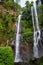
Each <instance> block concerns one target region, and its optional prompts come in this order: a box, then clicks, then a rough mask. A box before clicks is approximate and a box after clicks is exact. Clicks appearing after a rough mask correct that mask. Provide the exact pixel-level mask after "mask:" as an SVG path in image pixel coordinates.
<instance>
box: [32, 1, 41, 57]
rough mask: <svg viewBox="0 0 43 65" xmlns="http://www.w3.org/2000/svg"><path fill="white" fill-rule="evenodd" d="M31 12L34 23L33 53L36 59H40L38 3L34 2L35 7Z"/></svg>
mask: <svg viewBox="0 0 43 65" xmlns="http://www.w3.org/2000/svg"><path fill="white" fill-rule="evenodd" d="M31 12H32V21H33V28H34V46H33V52H34V57H35V58H39V52H38V41H39V39H40V29H39V25H38V17H37V7H36V2H34V4H33V6H32V7H31Z"/></svg>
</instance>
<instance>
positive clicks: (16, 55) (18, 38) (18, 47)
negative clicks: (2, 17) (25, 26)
mask: <svg viewBox="0 0 43 65" xmlns="http://www.w3.org/2000/svg"><path fill="white" fill-rule="evenodd" d="M20 20H21V15H19V16H18V24H17V33H16V46H15V61H14V62H21V58H20V51H19V50H20Z"/></svg>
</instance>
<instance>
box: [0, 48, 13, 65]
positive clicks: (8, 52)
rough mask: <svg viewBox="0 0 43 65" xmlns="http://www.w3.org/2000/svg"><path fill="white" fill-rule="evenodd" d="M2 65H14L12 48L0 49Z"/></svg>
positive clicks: (0, 64)
mask: <svg viewBox="0 0 43 65" xmlns="http://www.w3.org/2000/svg"><path fill="white" fill-rule="evenodd" d="M0 65H14V59H13V52H12V49H11V48H10V47H0Z"/></svg>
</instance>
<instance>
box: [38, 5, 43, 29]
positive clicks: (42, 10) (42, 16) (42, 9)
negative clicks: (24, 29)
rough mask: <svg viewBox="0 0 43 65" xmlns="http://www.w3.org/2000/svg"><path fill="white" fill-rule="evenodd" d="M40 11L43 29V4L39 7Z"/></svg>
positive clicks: (40, 21) (40, 23)
mask: <svg viewBox="0 0 43 65" xmlns="http://www.w3.org/2000/svg"><path fill="white" fill-rule="evenodd" d="M39 10H40V11H41V13H39V15H38V17H39V25H40V28H43V4H42V5H40V6H39Z"/></svg>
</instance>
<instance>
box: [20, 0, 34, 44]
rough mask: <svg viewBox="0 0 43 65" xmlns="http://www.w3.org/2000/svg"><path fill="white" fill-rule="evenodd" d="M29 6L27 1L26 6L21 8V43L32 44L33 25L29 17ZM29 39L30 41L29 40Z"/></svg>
mask: <svg viewBox="0 0 43 65" xmlns="http://www.w3.org/2000/svg"><path fill="white" fill-rule="evenodd" d="M31 6H32V3H31V4H30V3H29V2H28V1H27V2H26V6H25V7H24V8H23V11H22V20H21V25H22V37H23V41H24V42H27V43H30V41H31V43H33V41H32V39H33V38H32V36H33V24H32V17H31ZM30 39H31V40H30Z"/></svg>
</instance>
